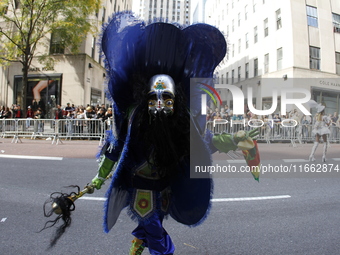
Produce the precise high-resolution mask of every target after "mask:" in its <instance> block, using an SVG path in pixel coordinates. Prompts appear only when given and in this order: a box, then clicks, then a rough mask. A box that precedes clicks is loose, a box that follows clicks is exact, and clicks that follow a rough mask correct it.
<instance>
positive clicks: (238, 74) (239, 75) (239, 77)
mask: <svg viewBox="0 0 340 255" xmlns="http://www.w3.org/2000/svg"><path fill="white" fill-rule="evenodd" d="M237 81H238V82H240V81H241V67H240V66H239V67H238V68H237Z"/></svg>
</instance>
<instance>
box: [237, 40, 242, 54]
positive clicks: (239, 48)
mask: <svg viewBox="0 0 340 255" xmlns="http://www.w3.org/2000/svg"><path fill="white" fill-rule="evenodd" d="M238 53H241V39H238Z"/></svg>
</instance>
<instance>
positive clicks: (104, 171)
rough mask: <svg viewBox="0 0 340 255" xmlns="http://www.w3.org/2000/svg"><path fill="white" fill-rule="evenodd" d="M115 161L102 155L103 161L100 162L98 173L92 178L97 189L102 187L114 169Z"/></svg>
mask: <svg viewBox="0 0 340 255" xmlns="http://www.w3.org/2000/svg"><path fill="white" fill-rule="evenodd" d="M114 164H115V162H114V161H112V160H110V159H109V158H107V157H105V156H102V158H101V161H100V163H99V168H98V173H97V175H96V176H95V177H94V178H93V179H92V184H94V185H95V187H96V189H100V188H101V186H102V185H103V183H104V182H105V180H106V177H107V176H108V175H109V174H110V172H111V171H112V168H113V166H114Z"/></svg>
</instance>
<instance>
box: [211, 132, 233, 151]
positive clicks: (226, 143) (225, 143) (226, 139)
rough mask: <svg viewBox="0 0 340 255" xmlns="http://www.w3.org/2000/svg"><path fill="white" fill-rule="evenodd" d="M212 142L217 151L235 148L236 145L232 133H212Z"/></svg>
mask: <svg viewBox="0 0 340 255" xmlns="http://www.w3.org/2000/svg"><path fill="white" fill-rule="evenodd" d="M212 143H213V145H214V146H215V147H216V148H217V149H218V150H219V151H221V152H225V153H227V152H229V151H231V150H233V151H234V150H236V149H237V145H236V144H235V142H234V139H233V135H231V134H227V133H222V134H218V135H214V136H213V137H212Z"/></svg>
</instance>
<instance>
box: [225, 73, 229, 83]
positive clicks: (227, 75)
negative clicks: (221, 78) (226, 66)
mask: <svg viewBox="0 0 340 255" xmlns="http://www.w3.org/2000/svg"><path fill="white" fill-rule="evenodd" d="M226 83H227V84H229V72H227V74H226Z"/></svg>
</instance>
